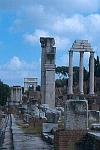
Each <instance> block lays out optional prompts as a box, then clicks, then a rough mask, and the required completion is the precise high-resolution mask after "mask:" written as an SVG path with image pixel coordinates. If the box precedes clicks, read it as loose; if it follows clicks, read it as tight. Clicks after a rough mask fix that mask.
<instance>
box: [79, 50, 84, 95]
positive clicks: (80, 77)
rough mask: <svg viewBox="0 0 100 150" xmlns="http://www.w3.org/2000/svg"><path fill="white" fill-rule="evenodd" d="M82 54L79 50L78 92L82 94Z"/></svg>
mask: <svg viewBox="0 0 100 150" xmlns="http://www.w3.org/2000/svg"><path fill="white" fill-rule="evenodd" d="M83 54H84V52H83V51H81V52H80V68H79V93H80V94H83V93H84V92H83V74H84V72H83Z"/></svg>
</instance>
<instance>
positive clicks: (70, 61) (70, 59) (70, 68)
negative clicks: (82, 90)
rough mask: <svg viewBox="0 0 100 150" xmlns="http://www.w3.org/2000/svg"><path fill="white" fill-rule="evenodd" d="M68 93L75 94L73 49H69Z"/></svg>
mask: <svg viewBox="0 0 100 150" xmlns="http://www.w3.org/2000/svg"><path fill="white" fill-rule="evenodd" d="M68 76H69V78H68V94H69V95H70V94H73V51H69V75H68Z"/></svg>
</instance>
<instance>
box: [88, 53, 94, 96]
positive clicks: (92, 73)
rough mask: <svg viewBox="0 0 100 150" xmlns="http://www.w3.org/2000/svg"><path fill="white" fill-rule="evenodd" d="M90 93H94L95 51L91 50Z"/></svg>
mask: <svg viewBox="0 0 100 150" xmlns="http://www.w3.org/2000/svg"><path fill="white" fill-rule="evenodd" d="M89 94H91V95H93V94H94V52H90V84H89Z"/></svg>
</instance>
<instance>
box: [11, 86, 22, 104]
mask: <svg viewBox="0 0 100 150" xmlns="http://www.w3.org/2000/svg"><path fill="white" fill-rule="evenodd" d="M21 102H22V87H21V86H13V87H11V100H10V105H19V104H20V103H21Z"/></svg>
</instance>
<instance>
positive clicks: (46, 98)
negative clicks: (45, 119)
mask: <svg viewBox="0 0 100 150" xmlns="http://www.w3.org/2000/svg"><path fill="white" fill-rule="evenodd" d="M40 43H41V47H42V54H41V95H42V99H41V103H42V104H48V105H49V106H50V107H52V108H54V107H55V53H56V48H55V47H53V46H54V44H55V40H54V38H49V37H41V38H40Z"/></svg>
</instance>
